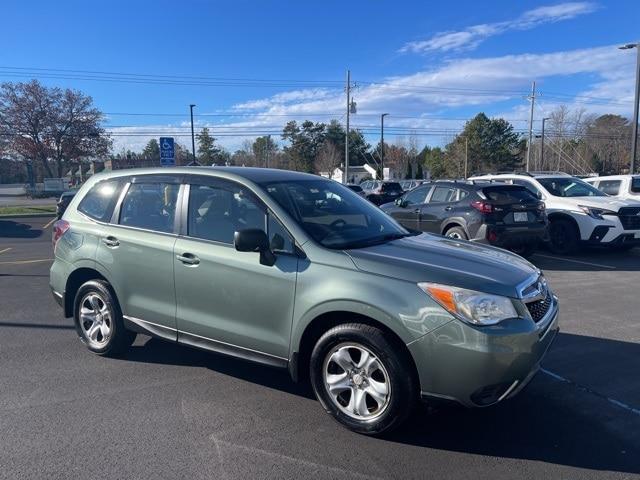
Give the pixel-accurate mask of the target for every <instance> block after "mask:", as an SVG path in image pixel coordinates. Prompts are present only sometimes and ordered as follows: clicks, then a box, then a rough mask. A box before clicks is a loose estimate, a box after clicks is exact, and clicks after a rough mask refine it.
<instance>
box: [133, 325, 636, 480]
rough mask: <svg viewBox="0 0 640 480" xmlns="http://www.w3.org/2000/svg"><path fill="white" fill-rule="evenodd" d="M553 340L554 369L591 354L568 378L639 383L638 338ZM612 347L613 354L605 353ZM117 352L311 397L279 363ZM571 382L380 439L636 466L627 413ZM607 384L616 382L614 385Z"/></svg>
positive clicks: (158, 350)
mask: <svg viewBox="0 0 640 480" xmlns="http://www.w3.org/2000/svg"><path fill="white" fill-rule="evenodd" d="M556 343H557V344H558V345H559V348H558V349H557V351H556V352H553V351H552V352H550V355H549V357H547V359H548V360H549V361H548V362H547V361H545V367H546V366H547V364H548V363H549V364H550V366H548V368H549V369H551V370H554V371H555V370H556V365H555V364H557V363H561V361H562V358H563V357H564V356H569V355H571V356H574V355H576V354H577V353H579V352H580V350H582V349H584V350H585V355H588V356H589V360H588V361H587V358H586V357H585V356H582V358H580V356H579V355H576V362H577V364H575V365H573V364H571V365H569V364H567V365H566V366H565V368H561V374H562V375H567V377H569V378H572V377H573V376H574V375H578V374H579V373H581V371H582V373H583V375H584V376H583V377H582V381H583V382H585V383H586V384H588V383H590V382H592V381H597V380H598V379H599V378H600V376H601V375H606V374H605V373H603V372H605V371H608V372H609V374H608V378H609V379H610V380H611V382H614V383H616V384H617V385H619V386H620V385H624V384H629V383H630V382H633V384H637V374H636V372H637V371H638V370H637V367H639V366H640V365H638V364H639V363H640V345H639V344H633V343H626V342H619V341H614V340H606V339H598V338H592V337H583V336H580V335H570V334H562V333H561V334H559V338H558V340H557V342H556ZM555 348H556V347H555V346H554V347H552V350H554V349H555ZM587 352H588V353H587ZM613 352H619V354H618V353H616V354H615V355H613V356H611V357H610V358H609V357H607V355H609V354H613ZM625 359H627V360H633V362H635V363H634V365H635V369H634V368H630V369H629V370H627V369H623V370H620V369H619V367H620V366H621V365H620V363H624V362H625ZM123 360H126V361H136V362H145V363H157V364H171V365H185V366H198V367H205V368H208V369H211V370H213V371H216V372H219V373H223V374H225V375H231V376H233V377H236V378H239V379H242V380H245V381H248V382H253V383H256V384H259V385H263V386H265V387H267V388H272V389H276V390H280V391H283V392H286V393H289V394H293V395H299V396H304V397H306V398H313V393H312V392H311V389H310V387H309V386H307V385H304V384H294V383H293V382H292V381H291V379H290V377H289V375H288V373H287V372H285V371H284V370H278V369H273V368H270V367H266V366H261V365H257V364H252V363H249V362H245V361H242V360H238V359H233V358H230V357H226V356H223V355H218V354H213V353H208V352H204V351H199V350H195V349H192V348H189V347H183V346H180V345H177V344H172V343H168V342H164V341H161V340H157V339H150V340H148V341H147V342H146V344H145V345H142V346H134V347H132V349H130V350H129V351H128V352H127V354H126V355H125V357H123ZM594 363H598V364H600V365H602V371H601V370H600V369H595V370H591V369H589V368H587V369H585V368H584V367H585V366H586V365H591V364H594ZM621 371H622V372H623V373H624V374H621V373H620V372H621ZM585 372H586V373H585ZM589 372H591V373H590V374H589ZM576 387H579V386H577V385H573V384H571V383H567V382H561V381H558V380H555V379H553V378H551V377H548V376H546V375H544V374H539V375H538V376H537V377H536V378H535V379H534V380H533V381H532V383H531V384H530V385H529V386H528V387H527V388H526V389H525V390H524V391H523V392H522V393H521V394H520V395H518V396H517V397H516V398H514V399H512V400H508V401H505V402H504V403H502V404H500V405H497V406H494V407H489V408H486V409H465V408H462V407H452V406H436V407H435V409H433V410H432V411H427V409H425V408H422V409H419V411H418V412H417V413H416V414H415V415H414V418H413V419H412V420H411V421H410V422H407V424H405V426H403V427H402V428H401V429H400V430H398V431H396V432H393V433H392V434H391V435H389V436H387V437H386V438H384V439H381V440H380V441H381V442H386V441H392V442H397V443H403V444H408V445H413V446H418V447H425V448H431V449H439V450H450V451H456V452H465V453H472V454H475V455H485V456H490V457H504V458H515V459H523V460H535V461H542V462H547V463H553V464H559V465H567V466H574V467H579V468H585V469H592V470H598V471H618V472H626V473H640V462H638V461H637V460H638V458H640V441H639V440H638V433H637V432H636V430H635V429H634V427H633V426H632V425H630V424H629V423H628V418H629V416H633V414H632V413H631V412H627V411H625V410H622V409H619V408H618V407H616V406H615V405H610V407H609V406H607V407H606V411H602V408H601V407H602V405H605V406H606V405H607V404H606V403H602V402H603V400H602V398H596V396H594V395H592V394H591V393H589V392H584V391H582V390H580V388H576ZM608 388H609V389H611V390H612V391H613V390H615V389H614V388H613V386H612V385H609V387H608ZM634 388H635V387H634ZM607 393H608V392H607ZM585 395H587V396H586V397H585ZM593 402H599V403H595V404H594V403H593ZM594 405H595V406H594ZM318 408H320V406H318ZM632 418H633V417H632ZM639 420H640V417H639ZM627 428H628V434H627V430H626V429H627ZM621 432H624V433H621Z"/></svg>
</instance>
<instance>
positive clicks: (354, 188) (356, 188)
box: [349, 185, 362, 192]
mask: <svg viewBox="0 0 640 480" xmlns="http://www.w3.org/2000/svg"><path fill="white" fill-rule="evenodd" d="M349 188H350V189H351V190H353V191H354V192H361V191H362V187H360V186H359V185H349Z"/></svg>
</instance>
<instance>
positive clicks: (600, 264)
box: [529, 248, 640, 272]
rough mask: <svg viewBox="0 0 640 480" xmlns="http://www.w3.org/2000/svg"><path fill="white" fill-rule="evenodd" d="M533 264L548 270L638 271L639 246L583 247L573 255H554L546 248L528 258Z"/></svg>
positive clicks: (639, 261)
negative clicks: (625, 248) (629, 247)
mask: <svg viewBox="0 0 640 480" xmlns="http://www.w3.org/2000/svg"><path fill="white" fill-rule="evenodd" d="M529 260H530V261H531V262H532V263H533V264H534V265H535V266H537V267H539V268H541V269H543V270H550V271H565V272H606V271H611V272H614V271H616V270H618V271H622V272H637V271H640V248H634V249H632V250H628V251H622V250H616V249H608V248H583V249H581V250H580V251H579V252H576V254H575V255H565V256H562V255H556V254H554V253H551V252H549V251H546V250H541V251H539V252H536V253H535V254H533V256H532V257H531V258H530V259H529Z"/></svg>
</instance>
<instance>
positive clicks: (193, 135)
mask: <svg viewBox="0 0 640 480" xmlns="http://www.w3.org/2000/svg"><path fill="white" fill-rule="evenodd" d="M193 107H195V104H193V103H192V104H191V105H189V109H190V110H191V153H192V154H193V161H191V162H189V165H198V161H197V160H196V136H195V134H194V132H193Z"/></svg>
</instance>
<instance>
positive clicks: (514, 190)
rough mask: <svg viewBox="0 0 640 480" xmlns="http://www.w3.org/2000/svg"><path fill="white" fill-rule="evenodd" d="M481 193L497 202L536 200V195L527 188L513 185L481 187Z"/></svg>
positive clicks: (509, 202)
mask: <svg viewBox="0 0 640 480" xmlns="http://www.w3.org/2000/svg"><path fill="white" fill-rule="evenodd" d="M482 193H483V194H484V196H485V197H487V199H489V200H491V201H492V202H494V203H498V204H511V203H520V202H521V201H524V202H531V201H537V198H536V196H535V195H534V194H533V193H531V191H529V190H528V189H527V188H525V187H518V186H515V185H514V186H507V185H502V186H497V185H496V186H493V187H485V188H483V189H482Z"/></svg>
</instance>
